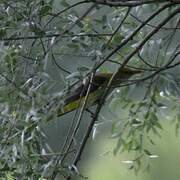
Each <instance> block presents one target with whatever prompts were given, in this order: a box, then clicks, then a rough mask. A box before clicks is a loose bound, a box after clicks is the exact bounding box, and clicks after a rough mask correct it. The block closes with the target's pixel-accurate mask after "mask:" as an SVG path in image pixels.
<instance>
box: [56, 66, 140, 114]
mask: <svg viewBox="0 0 180 180" xmlns="http://www.w3.org/2000/svg"><path fill="white" fill-rule="evenodd" d="M141 72H142V71H141V70H135V69H131V68H127V67H125V68H123V69H121V70H120V71H119V72H118V73H116V75H115V77H114V78H113V81H112V83H111V91H112V90H113V89H114V88H115V87H116V86H118V85H119V84H120V83H122V82H125V81H127V79H129V78H130V77H131V76H133V75H135V74H138V73H141ZM112 76H113V73H96V74H95V76H94V78H93V82H92V84H91V85H90V89H89V95H88V99H87V101H86V108H87V107H90V106H93V105H95V104H97V103H98V100H100V98H101V96H102V95H103V92H104V88H105V87H106V86H107V84H108V82H109V80H110V79H111V77H112ZM89 83H90V78H89V79H88V80H86V81H85V82H81V83H80V85H79V86H78V87H77V88H76V89H75V90H74V91H73V92H72V93H70V95H68V96H67V98H65V100H64V105H63V107H62V108H60V110H59V111H58V116H62V115H64V114H66V113H68V112H71V111H73V110H75V109H77V108H79V107H81V105H82V104H83V102H84V100H85V97H86V94H87V90H88V87H89ZM113 87H114V88H113Z"/></svg>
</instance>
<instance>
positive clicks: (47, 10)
mask: <svg viewBox="0 0 180 180" xmlns="http://www.w3.org/2000/svg"><path fill="white" fill-rule="evenodd" d="M51 11H52V6H50V5H49V4H46V5H44V6H42V7H41V9H40V10H39V15H40V16H41V17H43V16H46V15H48V14H49V13H50V12H51Z"/></svg>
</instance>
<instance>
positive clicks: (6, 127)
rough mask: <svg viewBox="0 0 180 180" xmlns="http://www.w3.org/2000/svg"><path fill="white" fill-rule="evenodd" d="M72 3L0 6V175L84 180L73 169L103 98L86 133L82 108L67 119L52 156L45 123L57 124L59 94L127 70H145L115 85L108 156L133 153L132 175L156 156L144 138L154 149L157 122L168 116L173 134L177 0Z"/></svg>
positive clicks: (47, 0) (178, 89)
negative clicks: (93, 78)
mask: <svg viewBox="0 0 180 180" xmlns="http://www.w3.org/2000/svg"><path fill="white" fill-rule="evenodd" d="M73 3H74V2H73V1H70V0H69V1H67V0H61V1H56V0H37V1H28V0H24V1H21V0H16V1H12V0H1V1H0V24H1V25H0V39H1V43H0V51H1V56H0V62H1V66H0V94H1V95H0V111H1V114H0V125H1V126H0V127H1V128H0V137H1V144H0V159H1V160H0V177H6V178H7V179H15V178H16V179H19V178H24V179H28V178H29V177H30V178H31V179H43V178H49V177H50V178H51V179H53V178H54V179H55V177H56V176H63V177H67V179H70V177H71V176H72V175H74V174H78V175H79V176H81V177H82V178H84V177H83V175H81V173H80V172H79V170H78V166H77V164H78V162H79V160H80V159H81V154H82V152H83V150H84V147H85V145H86V144H87V139H88V137H89V136H90V133H91V132H92V129H93V127H95V125H96V123H98V122H99V121H100V120H101V118H100V117H101V116H100V115H101V112H100V110H101V108H102V106H103V104H104V100H105V98H106V97H107V93H106V92H105V93H104V95H102V103H101V104H99V105H97V109H96V110H95V111H94V112H91V115H92V118H91V120H90V124H87V125H86V127H85V128H84V129H85V130H84V131H83V133H82V131H81V129H82V127H81V126H80V124H81V122H82V119H83V118H82V116H83V112H84V111H85V109H83V108H81V109H82V111H81V112H82V113H79V114H78V117H77V118H74V119H73V118H72V120H71V121H72V125H71V126H70V131H69V133H67V134H66V137H64V146H62V147H61V149H59V150H58V152H55V151H54V150H53V148H52V147H50V145H49V144H48V142H47V139H48V137H47V135H46V133H45V132H44V128H46V127H47V126H48V125H47V124H48V122H47V121H48V120H54V121H55V119H57V111H58V109H59V108H61V106H62V104H63V98H62V97H63V96H64V94H66V93H67V92H69V90H70V89H71V87H72V86H74V83H75V82H77V81H81V80H82V79H83V78H84V77H87V76H89V75H90V74H91V73H93V72H95V71H102V72H109V71H116V70H117V69H120V68H123V67H124V66H126V65H128V66H130V67H133V68H137V69H141V70H142V71H143V74H142V76H139V77H138V76H137V77H134V78H133V79H131V80H129V81H127V82H124V83H122V84H120V85H119V87H117V88H119V89H120V93H114V94H113V95H112V97H111V98H110V99H111V100H110V102H109V101H108V104H109V107H108V109H109V111H112V112H113V114H114V117H116V118H115V119H114V120H113V123H112V132H111V133H112V138H116V139H117V146H116V147H115V148H114V154H117V153H118V152H120V151H128V152H132V153H133V152H135V157H134V160H132V163H131V166H130V168H131V169H134V170H136V171H138V170H139V169H140V168H141V165H142V162H143V158H147V159H149V158H152V157H154V156H153V154H152V153H151V152H150V151H149V149H147V148H146V146H145V143H144V140H145V139H148V140H149V143H150V144H154V143H153V139H152V138H151V135H150V134H151V133H154V134H156V135H158V136H160V133H161V130H162V126H161V122H160V119H162V120H163V119H165V118H167V115H168V114H170V116H171V118H172V119H173V120H174V121H173V122H174V123H175V127H176V133H178V130H179V127H180V114H179V101H180V100H179V94H180V84H179V82H180V81H179V80H180V79H179V77H180V76H179V64H180V61H179V54H180V45H179V42H178V37H179V19H178V17H177V15H178V13H180V7H179V3H178V1H177V2H176V1H171V2H166V1H151V2H148V0H147V1H145V2H141V3H139V1H133V2H131V1H125V2H124V1H117V2H113V1H107V2H106V1H105V2H104V1H103V2H102V1H99V0H96V1H78V2H75V3H74V4H73ZM123 3H124V4H123ZM133 3H134V4H133ZM148 19H149V20H148ZM68 60H73V62H75V63H73V64H72V63H71V62H72V61H68ZM79 60H82V61H81V63H79V64H78V63H77V62H78V61H79ZM62 87H63V90H62ZM117 108H118V110H117ZM116 110H117V111H116ZM118 112H121V114H119V113H118ZM98 117H99V121H97V120H98ZM67 124H68V123H67ZM61 130H63V127H62V128H61ZM77 132H78V133H81V137H84V138H83V140H82V139H79V138H77ZM75 141H76V142H75ZM72 152H75V153H72ZM147 168H149V165H148V164H147Z"/></svg>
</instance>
